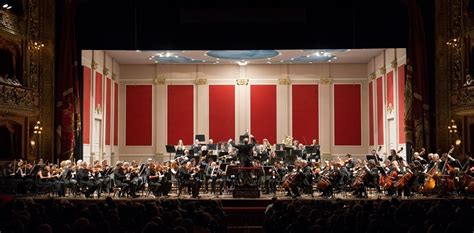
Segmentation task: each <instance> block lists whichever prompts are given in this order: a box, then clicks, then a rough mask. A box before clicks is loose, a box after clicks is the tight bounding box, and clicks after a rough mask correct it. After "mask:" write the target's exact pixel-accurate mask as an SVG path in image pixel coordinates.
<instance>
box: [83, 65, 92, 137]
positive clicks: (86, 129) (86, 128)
mask: <svg viewBox="0 0 474 233" xmlns="http://www.w3.org/2000/svg"><path fill="white" fill-rule="evenodd" d="M83 75H84V78H83V82H84V83H83V85H84V88H83V98H84V99H83V100H82V102H83V105H82V106H83V114H82V115H83V117H82V142H83V143H84V144H89V143H90V138H89V133H90V127H91V124H90V123H91V75H92V73H91V69H90V68H89V67H86V66H84V73H83Z"/></svg>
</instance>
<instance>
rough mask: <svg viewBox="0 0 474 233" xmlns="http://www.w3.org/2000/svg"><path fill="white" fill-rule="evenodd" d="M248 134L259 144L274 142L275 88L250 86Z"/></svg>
mask: <svg viewBox="0 0 474 233" xmlns="http://www.w3.org/2000/svg"><path fill="white" fill-rule="evenodd" d="M250 127H251V129H250V132H251V133H252V135H253V136H254V137H255V139H257V140H258V141H259V142H262V140H263V139H264V138H266V139H268V140H269V141H270V143H272V144H273V143H275V142H276V86H275V85H252V86H250Z"/></svg>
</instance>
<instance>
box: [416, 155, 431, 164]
mask: <svg viewBox="0 0 474 233" xmlns="http://www.w3.org/2000/svg"><path fill="white" fill-rule="evenodd" d="M420 154H421V152H420V153H419V152H415V153H413V160H414V161H419V162H420V163H421V164H426V163H428V162H427V161H426V160H425V158H423V156H421V155H420Z"/></svg>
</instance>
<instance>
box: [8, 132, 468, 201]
mask: <svg viewBox="0 0 474 233" xmlns="http://www.w3.org/2000/svg"><path fill="white" fill-rule="evenodd" d="M195 143H196V144H195V145H192V147H191V148H187V147H186V146H184V144H183V141H182V140H179V142H178V143H177V145H176V151H177V152H176V157H175V158H174V159H173V160H169V161H164V162H157V161H154V160H153V159H151V158H150V159H148V160H147V161H146V162H145V163H142V162H141V161H140V162H137V161H130V162H128V161H117V162H116V164H115V166H109V165H108V162H107V160H102V161H99V160H97V161H94V162H93V163H92V164H89V163H88V162H86V161H82V160H78V161H71V160H64V161H61V162H59V161H58V163H57V164H53V163H49V162H46V163H45V162H43V161H42V160H40V161H38V163H36V162H35V161H31V162H27V161H24V160H18V161H13V162H10V163H8V164H6V165H5V166H3V167H2V173H1V178H0V181H1V183H0V184H1V185H2V186H6V187H13V188H12V192H14V193H15V194H48V195H53V196H54V195H57V196H58V197H64V196H68V195H74V196H77V195H84V196H85V197H86V198H91V197H93V196H97V197H100V196H101V195H104V194H105V195H108V194H113V195H116V194H118V196H121V197H123V196H127V197H132V198H135V197H139V196H140V195H139V194H141V195H147V196H149V195H153V196H154V197H169V196H170V194H171V193H175V194H176V195H177V197H180V196H182V195H183V193H187V195H189V197H191V198H199V197H200V193H201V192H204V193H209V194H210V195H214V196H215V197H218V196H222V195H223V194H224V193H229V192H231V191H232V190H233V189H234V187H235V185H240V184H242V183H244V184H248V185H257V186H259V187H260V190H262V193H263V194H268V195H273V196H276V195H277V193H278V191H281V192H286V195H287V196H290V197H293V198H299V197H300V196H301V195H302V194H305V195H309V196H311V197H314V196H315V194H316V193H319V194H320V195H319V196H321V197H324V198H333V197H334V195H335V194H337V193H345V194H347V195H353V196H354V197H357V198H367V197H368V190H369V189H372V190H373V191H374V192H375V193H376V194H377V196H383V195H385V196H389V197H393V196H398V197H400V196H405V197H410V196H413V195H424V196H428V195H442V196H450V195H472V194H473V193H474V190H473V189H474V179H473V176H474V175H473V172H474V159H473V158H472V155H466V157H465V158H463V159H461V161H460V160H458V159H455V158H454V157H453V155H452V153H453V150H454V146H453V147H452V148H451V150H449V151H448V152H447V153H443V154H441V156H440V155H439V154H438V153H427V152H426V149H424V148H421V149H420V150H419V151H413V153H412V155H411V158H412V161H411V162H410V163H408V162H407V161H406V160H405V158H404V157H403V156H401V155H400V152H401V151H402V150H403V148H400V149H399V150H395V149H391V150H390V154H389V155H388V156H386V159H383V156H381V155H380V154H379V152H380V147H379V148H378V149H377V150H376V149H373V150H371V154H369V155H367V158H366V159H361V158H358V159H356V158H354V156H353V155H351V154H346V155H345V159H342V158H340V157H335V156H333V159H332V160H317V159H315V158H314V157H313V158H311V157H310V155H311V154H313V153H315V152H314V151H313V149H312V148H314V147H316V146H317V145H316V144H315V143H316V140H313V142H312V144H311V145H308V146H304V145H303V144H301V143H299V142H298V141H296V140H294V141H292V142H291V143H290V147H291V150H297V151H298V153H299V154H296V158H294V161H291V163H288V162H287V161H288V160H287V158H285V157H280V156H277V154H278V153H276V152H278V151H279V150H278V147H277V146H276V145H271V144H270V143H269V142H268V140H267V139H264V140H263V141H262V143H261V144H258V142H257V141H256V139H255V138H254V137H253V136H252V135H248V138H245V139H244V140H243V141H242V143H241V144H236V143H235V142H234V141H233V140H229V141H227V142H217V143H216V144H214V142H213V141H211V140H209V143H208V144H201V143H202V142H198V141H196V142H195ZM213 145H214V146H213ZM216 145H218V146H216ZM209 148H212V150H209ZM307 148H310V149H309V150H307ZM317 148H318V149H319V147H317ZM178 151H179V152H178ZM191 152H192V153H191ZM194 152H197V153H194ZM300 152H301V153H300ZM317 153H318V154H319V151H318V152H317ZM286 156H288V154H286ZM309 158H311V159H309ZM236 167H237V168H238V167H241V168H243V169H242V170H245V169H244V168H252V167H253V168H261V169H260V170H261V171H262V172H256V171H258V169H252V170H250V172H247V173H245V172H242V174H244V173H245V174H247V175H241V174H239V170H238V169H237V170H236V169H233V168H236ZM235 171H237V172H235ZM94 194H96V195H94Z"/></svg>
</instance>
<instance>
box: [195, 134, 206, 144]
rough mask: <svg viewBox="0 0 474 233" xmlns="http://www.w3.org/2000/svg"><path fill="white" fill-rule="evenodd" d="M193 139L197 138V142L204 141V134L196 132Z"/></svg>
mask: <svg viewBox="0 0 474 233" xmlns="http://www.w3.org/2000/svg"><path fill="white" fill-rule="evenodd" d="M194 139H195V140H196V139H197V140H198V141H199V142H204V141H206V136H205V135H204V134H196V136H195V137H194Z"/></svg>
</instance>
